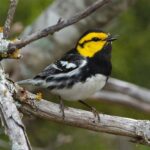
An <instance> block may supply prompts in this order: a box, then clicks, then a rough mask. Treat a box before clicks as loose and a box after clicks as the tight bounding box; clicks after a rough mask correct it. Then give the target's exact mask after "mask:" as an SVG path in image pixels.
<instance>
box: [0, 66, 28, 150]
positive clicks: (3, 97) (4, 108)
mask: <svg viewBox="0 0 150 150" xmlns="http://www.w3.org/2000/svg"><path fill="white" fill-rule="evenodd" d="M14 90H15V88H14V87H13V86H12V85H11V84H10V83H9V82H8V81H7V80H6V78H5V74H4V72H3V70H2V69H0V116H1V121H2V125H3V126H4V128H5V131H6V133H7V135H8V136H9V138H10V140H11V143H12V150H21V149H22V150H31V147H30V143H29V141H28V138H27V134H26V131H25V128H24V125H23V123H22V121H21V119H20V115H19V112H18V110H17V108H16V105H15V104H14V100H13V98H12V93H11V92H13V91H14ZM10 91H11V92H10Z"/></svg>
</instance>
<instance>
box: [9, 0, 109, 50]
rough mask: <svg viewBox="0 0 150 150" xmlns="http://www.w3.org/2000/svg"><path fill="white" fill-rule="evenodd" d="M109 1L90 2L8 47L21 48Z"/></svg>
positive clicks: (74, 21)
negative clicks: (79, 10)
mask: <svg viewBox="0 0 150 150" xmlns="http://www.w3.org/2000/svg"><path fill="white" fill-rule="evenodd" d="M110 1H111V0H97V1H96V2H94V3H93V4H91V5H90V6H89V7H88V8H86V9H85V10H84V11H82V12H80V13H77V14H75V15H74V16H72V17H70V18H69V19H68V20H60V21H59V22H58V23H57V24H56V25H53V26H50V27H47V28H45V29H43V30H41V31H39V32H36V33H33V34H31V35H30V36H28V37H26V39H22V40H20V41H18V42H15V43H13V44H10V45H9V49H17V48H22V47H24V46H26V45H27V44H29V43H31V42H33V41H35V40H38V39H40V38H43V37H46V36H48V35H49V34H53V33H54V32H56V31H59V30H61V29H62V28H65V27H67V26H70V25H72V24H74V23H76V22H78V21H80V20H81V19H83V18H85V17H87V16H89V15H90V14H92V13H93V12H95V11H96V10H97V9H98V8H101V7H102V6H103V5H105V4H106V3H108V2H110Z"/></svg>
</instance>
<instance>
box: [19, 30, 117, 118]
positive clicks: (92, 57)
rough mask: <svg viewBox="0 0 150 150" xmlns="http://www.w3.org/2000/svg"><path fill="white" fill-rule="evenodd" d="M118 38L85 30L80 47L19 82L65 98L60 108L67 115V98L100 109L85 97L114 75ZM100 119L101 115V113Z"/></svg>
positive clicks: (99, 31) (78, 44)
mask: <svg viewBox="0 0 150 150" xmlns="http://www.w3.org/2000/svg"><path fill="white" fill-rule="evenodd" d="M114 40H116V38H115V37H113V36H112V35H110V34H109V33H105V32H103V31H101V30H99V29H93V30H89V31H87V32H85V33H84V34H83V35H82V36H81V37H80V39H79V40H78V42H77V44H76V46H75V47H74V48H73V49H71V50H70V51H69V52H67V53H66V54H65V55H64V56H63V57H62V58H61V59H60V60H57V61H56V62H55V63H53V64H50V65H49V66H47V67H46V68H45V69H44V70H43V71H42V72H41V73H39V74H38V75H36V76H35V77H34V78H33V79H27V80H23V81H19V84H32V85H36V86H40V87H43V88H47V89H49V90H50V91H51V92H52V93H54V94H57V95H59V96H60V97H61V103H60V104H61V105H60V108H61V110H62V113H63V117H64V107H63V101H62V99H65V100H70V101H79V102H81V103H83V104H85V105H86V106H87V107H89V108H90V109H91V110H92V111H93V112H94V114H95V115H98V113H97V111H96V110H95V109H94V108H93V107H91V106H89V105H88V104H86V103H85V102H84V101H83V100H85V99H87V98H89V97H90V96H92V95H93V94H94V93H95V92H97V91H99V90H101V89H102V88H103V87H104V85H105V84H106V82H107V79H108V77H109V76H110V74H111V69H112V65H111V50H112V46H111V43H112V41H114ZM98 118H99V115H98Z"/></svg>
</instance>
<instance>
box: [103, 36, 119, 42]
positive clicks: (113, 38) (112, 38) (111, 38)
mask: <svg viewBox="0 0 150 150" xmlns="http://www.w3.org/2000/svg"><path fill="white" fill-rule="evenodd" d="M117 38H118V35H114V36H112V35H109V36H108V38H107V39H106V40H107V41H108V42H112V41H115V40H117Z"/></svg>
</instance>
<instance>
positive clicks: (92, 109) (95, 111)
mask: <svg viewBox="0 0 150 150" xmlns="http://www.w3.org/2000/svg"><path fill="white" fill-rule="evenodd" d="M91 111H92V113H93V114H94V116H95V117H97V119H98V122H100V115H99V112H98V111H97V110H96V108H94V107H91Z"/></svg>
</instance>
